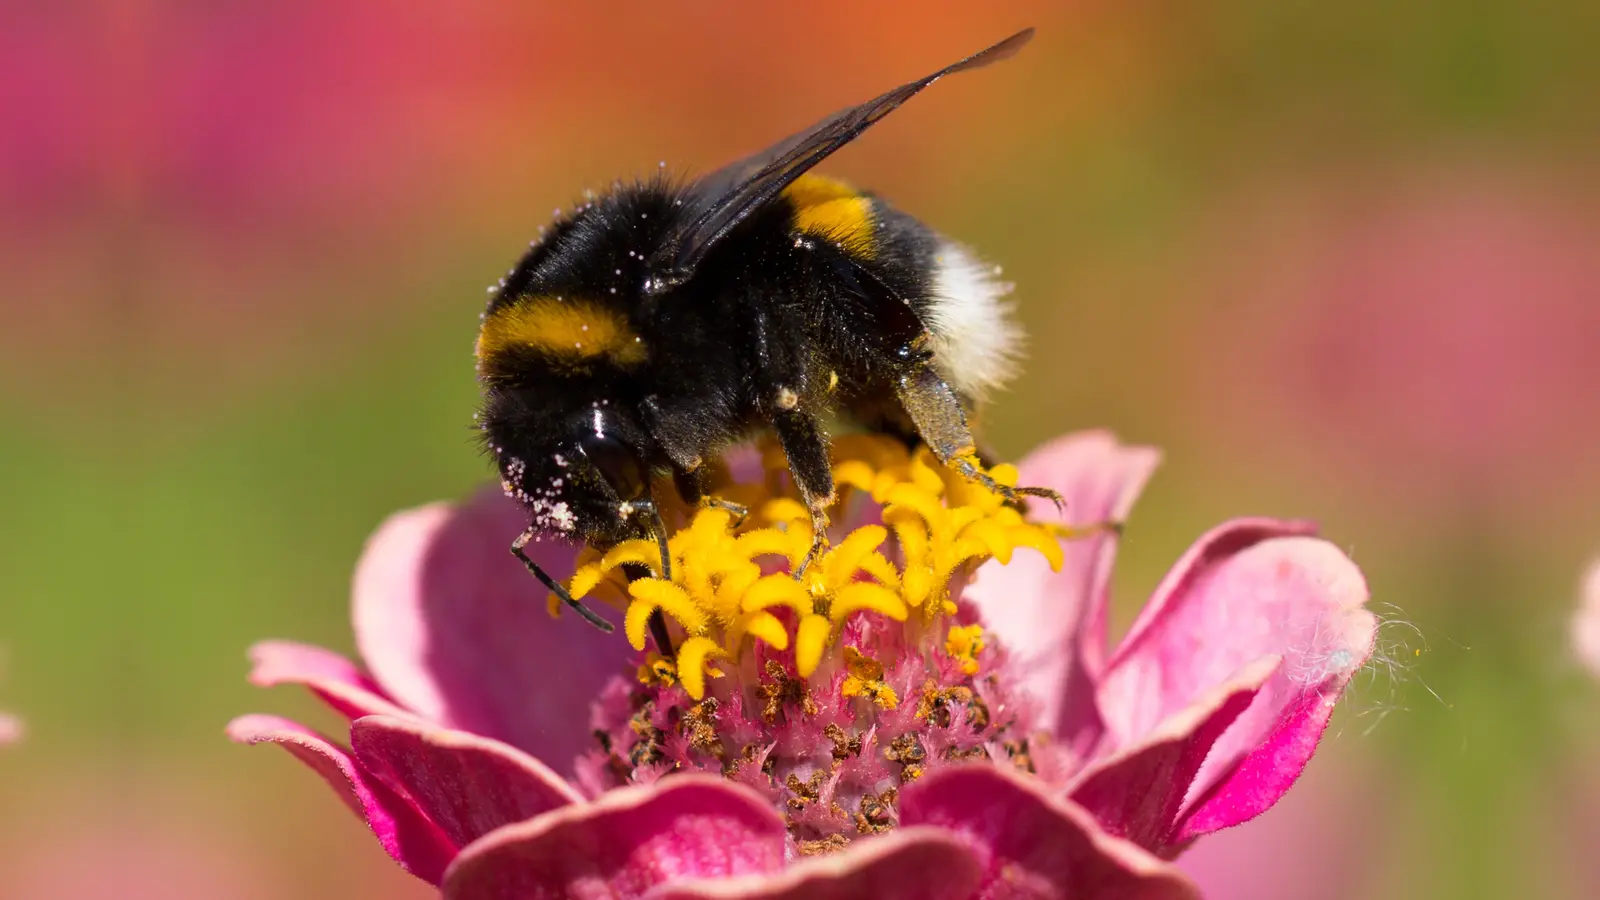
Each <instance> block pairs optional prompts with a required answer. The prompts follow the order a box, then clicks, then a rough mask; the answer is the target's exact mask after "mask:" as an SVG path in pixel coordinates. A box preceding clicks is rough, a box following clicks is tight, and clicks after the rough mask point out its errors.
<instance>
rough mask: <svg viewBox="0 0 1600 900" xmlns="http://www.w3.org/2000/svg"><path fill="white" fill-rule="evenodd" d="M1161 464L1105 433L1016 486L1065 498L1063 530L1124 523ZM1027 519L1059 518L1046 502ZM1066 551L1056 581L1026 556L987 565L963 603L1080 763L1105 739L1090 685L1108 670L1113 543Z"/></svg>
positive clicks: (1069, 440) (1055, 448)
mask: <svg viewBox="0 0 1600 900" xmlns="http://www.w3.org/2000/svg"><path fill="white" fill-rule="evenodd" d="M1160 460H1161V457H1160V454H1159V453H1158V452H1157V451H1156V450H1154V449H1152V448H1149V447H1129V446H1125V445H1122V444H1119V443H1117V440H1116V438H1114V437H1113V436H1112V435H1111V434H1109V433H1107V432H1103V431H1090V432H1082V433H1079V434H1071V435H1067V436H1065V437H1062V438H1058V439H1056V440H1054V441H1051V442H1050V443H1048V444H1045V445H1044V446H1043V447H1040V448H1039V449H1037V450H1035V451H1033V452H1032V453H1030V454H1029V455H1028V456H1027V457H1026V458H1024V459H1023V461H1022V463H1021V465H1020V466H1019V469H1020V472H1021V477H1020V479H1019V481H1018V483H1019V484H1024V485H1032V486H1037V487H1048V488H1054V489H1055V490H1057V491H1059V492H1060V493H1061V495H1062V496H1063V497H1064V498H1065V499H1066V507H1065V511H1064V512H1063V513H1061V514H1059V515H1060V519H1061V521H1063V522H1065V523H1066V524H1069V525H1079V526H1082V525H1091V524H1094V523H1100V522H1106V521H1116V522H1121V521H1123V520H1124V519H1126V518H1127V516H1128V512H1129V511H1130V510H1131V509H1132V508H1133V502H1134V500H1135V499H1136V498H1137V497H1138V495H1139V492H1140V491H1141V490H1143V489H1144V485H1145V483H1146V482H1147V481H1149V479H1150V476H1151V474H1152V473H1153V472H1154V471H1155V467H1156V465H1157V464H1158V463H1159V462H1160ZM1030 509H1031V512H1032V514H1033V515H1034V516H1035V517H1036V518H1038V519H1040V520H1041V521H1048V520H1054V519H1056V517H1057V516H1058V514H1057V513H1056V511H1055V508H1054V507H1053V506H1051V504H1049V503H1048V502H1044V501H1038V500H1036V501H1033V502H1032V503H1031V504H1030ZM1062 548H1063V550H1064V552H1065V557H1066V562H1065V564H1064V565H1063V566H1062V568H1061V571H1060V572H1052V571H1050V566H1049V565H1048V564H1047V563H1046V562H1045V561H1044V558H1043V557H1041V556H1040V555H1039V554H1037V553H1032V552H1029V551H1026V550H1023V551H1019V552H1018V553H1017V554H1016V555H1015V556H1013V557H1012V559H1011V562H1010V563H1009V564H1007V565H1001V564H1000V563H998V562H990V563H988V564H987V565H985V566H984V567H983V568H982V569H980V570H979V572H978V575H977V577H976V579H975V580H974V581H973V583H972V584H971V585H970V586H969V587H968V588H967V589H966V591H965V592H964V593H963V595H962V596H963V598H964V599H966V600H970V601H972V602H973V603H975V604H976V605H977V607H978V609H979V611H980V613H981V614H982V616H983V621H984V624H985V625H986V626H987V627H988V628H990V629H992V630H993V631H994V632H995V635H996V637H998V638H999V640H1000V641H1001V642H1002V643H1004V644H1005V646H1006V647H1007V649H1008V650H1010V651H1011V653H1012V654H1013V658H1014V659H1016V660H1018V661H1019V663H1020V664H1021V666H1022V668H1023V671H1024V672H1025V673H1026V677H1025V680H1024V687H1025V688H1026V689H1027V690H1028V692H1029V693H1030V694H1032V695H1033V696H1034V698H1035V699H1037V700H1038V701H1039V702H1040V704H1041V707H1042V709H1041V712H1042V714H1043V719H1042V721H1043V722H1044V723H1046V724H1047V725H1049V726H1053V727H1054V728H1055V731H1056V737H1057V740H1059V741H1061V742H1062V743H1065V744H1067V745H1068V746H1071V747H1072V748H1073V749H1074V750H1076V751H1077V752H1079V753H1083V752H1086V751H1087V749H1088V747H1089V745H1090V744H1092V743H1093V742H1094V741H1095V739H1096V738H1098V736H1099V733H1100V723H1099V721H1098V718H1097V717H1096V715H1095V705H1094V700H1093V685H1094V682H1095V681H1096V680H1097V679H1098V677H1099V674H1100V670H1101V668H1102V666H1103V664H1104V656H1105V641H1106V635H1105V631H1106V604H1107V602H1108V593H1109V585H1110V580H1111V567H1112V562H1113V561H1114V559H1115V556H1116V538H1115V537H1114V536H1113V535H1112V534H1110V533H1104V532H1103V533H1100V534H1095V535H1092V536H1089V537H1085V538H1081V539H1078V540H1072V541H1064V542H1063V543H1062Z"/></svg>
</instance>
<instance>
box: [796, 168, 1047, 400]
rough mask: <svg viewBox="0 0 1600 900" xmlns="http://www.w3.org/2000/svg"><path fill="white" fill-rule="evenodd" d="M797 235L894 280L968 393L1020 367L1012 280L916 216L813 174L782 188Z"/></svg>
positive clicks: (944, 369) (946, 372)
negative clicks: (1004, 278) (1006, 280)
mask: <svg viewBox="0 0 1600 900" xmlns="http://www.w3.org/2000/svg"><path fill="white" fill-rule="evenodd" d="M784 198H785V199H786V200H788V202H789V204H790V207H791V209H792V220H793V226H792V227H793V229H794V231H795V233H796V235H797V239H798V240H802V241H803V240H817V241H825V242H827V243H829V244H832V245H833V246H834V247H836V248H837V249H838V250H839V251H841V252H842V253H844V254H845V255H846V256H847V257H849V258H850V259H851V260H852V261H853V262H854V263H856V264H857V265H859V266H861V267H863V268H865V269H867V270H869V271H870V272H871V273H872V275H873V276H874V277H875V278H876V279H877V280H878V281H880V282H882V283H883V284H885V285H887V286H889V287H890V289H891V290H893V291H894V292H895V293H896V294H898V295H899V297H900V298H901V299H902V300H904V302H905V303H907V304H908V305H909V306H910V307H911V308H912V310H913V311H914V312H915V313H916V315H917V317H918V319H920V321H921V324H922V326H923V327H925V328H926V329H927V330H928V332H929V334H930V336H931V338H932V340H931V345H932V350H933V352H934V360H935V365H936V366H937V367H938V369H939V371H940V373H941V374H942V375H943V376H944V377H945V379H946V380H947V381H949V382H950V384H951V385H952V386H954V387H955V388H956V389H957V390H958V391H960V392H961V393H962V394H963V395H965V396H967V397H970V398H974V399H977V398H982V397H983V396H985V395H987V394H988V393H990V392H991V391H993V390H995V389H997V388H999V387H1000V386H1002V385H1003V384H1004V383H1005V382H1006V381H1007V380H1009V379H1010V377H1011V376H1012V375H1013V374H1014V373H1015V371H1016V368H1017V357H1018V356H1019V355H1020V352H1021V342H1022V341H1021V337H1022V334H1021V329H1020V328H1019V327H1018V326H1017V324H1016V323H1015V321H1014V319H1013V315H1012V311H1011V308H1010V304H1009V302H1007V300H1006V297H1007V295H1008V294H1009V293H1010V291H1011V286H1010V285H1008V284H1005V283H1004V282H1002V281H1000V279H999V277H998V271H997V269H996V268H995V267H993V266H990V265H988V264H986V263H984V262H983V261H982V260H980V259H978V258H977V257H976V256H975V255H974V254H973V253H972V252H971V251H969V250H968V249H966V248H965V247H963V246H962V245H961V244H959V243H957V242H955V241H952V240H950V239H948V238H946V237H944V236H942V235H940V234H938V233H937V232H935V231H934V230H933V229H931V228H929V227H928V226H926V225H924V224H923V223H922V222H921V221H919V220H918V219H916V218H915V217H913V216H911V215H909V214H907V213H905V212H902V211H900V210H897V209H895V208H894V207H892V206H890V205H889V204H888V203H886V202H885V201H883V200H882V199H880V198H878V197H875V196H873V195H871V194H868V193H864V192H862V191H858V190H856V189H855V188H853V187H851V186H850V185H848V184H846V183H845V182H843V181H839V180H837V179H834V178H829V177H826V176H822V175H814V174H808V175H804V176H802V177H800V178H798V179H796V180H795V182H794V184H792V185H790V186H789V187H788V188H787V189H786V190H785V191H784Z"/></svg>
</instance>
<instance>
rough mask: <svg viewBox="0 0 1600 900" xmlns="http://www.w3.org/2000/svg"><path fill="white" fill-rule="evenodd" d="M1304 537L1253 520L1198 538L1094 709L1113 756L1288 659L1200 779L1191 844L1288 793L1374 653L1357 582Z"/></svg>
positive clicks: (1330, 550) (1321, 544)
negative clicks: (1263, 662) (1272, 660)
mask: <svg viewBox="0 0 1600 900" xmlns="http://www.w3.org/2000/svg"><path fill="white" fill-rule="evenodd" d="M1309 531H1310V526H1309V525H1306V524H1303V523H1289V522H1277V521H1272V520H1265V519H1256V520H1241V521H1237V522H1233V523H1230V524H1227V525H1224V526H1222V527H1220V528H1218V529H1216V530H1214V531H1213V532H1211V533H1210V534H1209V535H1207V536H1206V537H1204V538H1202V539H1201V541H1200V542H1199V543H1198V544H1196V546H1195V547H1194V548H1193V549H1192V550H1191V551H1190V552H1189V553H1188V554H1187V555H1186V556H1185V557H1184V559H1183V561H1181V562H1180V563H1179V565H1178V566H1177V567H1176V568H1175V569H1174V570H1173V571H1172V573H1170V574H1169V575H1168V576H1167V579H1166V580H1165V581H1164V582H1163V583H1162V585H1161V587H1160V588H1158V589H1157V591H1156V595H1155V598H1154V599H1153V600H1152V601H1151V603H1150V605H1149V606H1148V607H1146V609H1145V611H1144V612H1143V613H1142V614H1141V616H1140V618H1139V620H1138V621H1137V622H1135V623H1134V626H1133V628H1132V629H1131V630H1130V632H1129V635H1128V638H1127V639H1126V640H1124V641H1123V643H1122V645H1121V646H1119V647H1118V648H1117V652H1116V655H1115V656H1114V658H1113V659H1112V661H1111V663H1110V665H1109V666H1108V667H1107V671H1106V676H1105V680H1104V682H1103V683H1102V685H1101V689H1100V709H1101V714H1102V715H1103V716H1104V717H1105V719H1106V722H1107V724H1108V726H1109V728H1110V732H1111V735H1112V738H1113V741H1114V743H1113V746H1119V745H1126V744H1128V743H1130V742H1132V741H1135V740H1137V739H1138V738H1139V736H1140V735H1143V734H1146V733H1147V732H1149V730H1150V729H1151V728H1153V727H1154V726H1155V725H1156V723H1158V722H1160V721H1161V720H1162V719H1164V718H1166V717H1167V716H1170V715H1172V714H1174V713H1175V712H1177V711H1179V710H1181V709H1182V708H1184V707H1185V706H1188V705H1189V704H1190V703H1191V702H1193V700H1194V698H1196V697H1198V696H1200V695H1201V694H1202V693H1203V692H1205V691H1206V690H1208V689H1209V688H1211V687H1213V686H1215V685H1218V684H1222V683H1224V682H1226V681H1228V680H1230V679H1232V678H1234V677H1235V676H1236V675H1237V674H1238V673H1239V672H1240V671H1241V670H1243V669H1244V668H1245V667H1246V666H1248V665H1251V664H1253V663H1255V662H1256V661H1257V660H1260V659H1263V658H1265V657H1269V656H1277V657H1281V658H1282V665H1281V667H1280V668H1279V669H1278V671H1277V673H1276V674H1275V675H1273V677H1272V678H1271V679H1270V680H1269V681H1268V682H1267V684H1266V685H1264V686H1263V687H1262V689H1261V691H1260V693H1259V694H1258V696H1257V697H1256V699H1255V701H1254V702H1253V703H1252V704H1251V705H1250V708H1249V709H1247V710H1246V711H1245V712H1244V713H1243V714H1241V715H1240V716H1239V719H1238V721H1236V722H1235V723H1234V724H1233V725H1232V726H1231V727H1230V728H1229V729H1228V730H1227V731H1226V732H1225V733H1224V734H1223V736H1222V737H1221V738H1220V739H1218V741H1217V746H1216V749H1215V750H1214V751H1213V752H1212V754H1211V756H1210V757H1209V758H1208V759H1207V761H1206V763H1205V764H1204V765H1203V766H1202V767H1201V771H1200V773H1199V774H1198V775H1197V776H1196V779H1195V786H1194V788H1193V790H1192V792H1191V796H1190V798H1189V802H1190V804H1191V805H1192V806H1194V809H1192V810H1191V812H1190V813H1189V815H1190V816H1191V817H1192V818H1191V821H1190V822H1189V823H1188V824H1187V825H1186V826H1185V827H1184V834H1186V835H1188V836H1193V835H1195V834H1203V833H1205V832H1207V831H1210V830H1215V829H1216V828H1222V827H1226V826H1227V825H1231V824H1237V823H1238V822H1242V821H1244V820H1246V819H1248V818H1250V817H1251V816H1254V815H1257V814H1259V813H1260V812H1261V811H1262V810H1264V809H1266V808H1267V807H1268V806H1271V805H1272V803H1273V802H1274V801H1275V800H1276V799H1277V798H1278V797H1279V796H1281V795H1282V793H1283V792H1284V791H1286V790H1288V788H1289V786H1290V785H1291V784H1293V782H1294V779H1295V778H1297V777H1299V774H1300V771H1301V770H1302V769H1303V768H1304V766H1305V764H1306V762H1307V761H1308V760H1309V759H1310V757H1311V753H1312V752H1313V751H1314V750H1315V749H1316V745H1317V742H1318V740H1320V738H1321V735H1322V731H1323V729H1324V728H1325V727H1326V725H1327V721H1328V717H1329V716H1330V715H1331V714H1332V711H1333V706H1334V703H1335V701H1336V700H1337V699H1338V697H1339V694H1340V693H1341V692H1342V691H1343V690H1344V686H1345V684H1346V683H1347V682H1348V681H1349V679H1350V676H1351V675H1353V674H1354V673H1355V672H1356V671H1357V670H1358V669H1360V668H1361V666H1362V665H1364V664H1365V663H1366V660H1367V658H1368V657H1369V656H1370V655H1371V653H1372V647H1373V641H1374V638H1375V635H1376V630H1377V619H1376V617H1375V616H1373V614H1372V613H1371V612H1369V611H1367V610H1366V609H1365V608H1364V604H1365V603H1366V601H1367V587H1366V582H1365V580H1364V579H1363V578H1362V576H1361V571H1360V570H1359V569H1357V568H1356V566H1355V564H1354V563H1352V562H1351V561H1350V559H1349V558H1348V557H1347V556H1345V555H1344V553H1342V552H1341V551H1340V550H1339V549H1338V548H1337V547H1335V546H1333V545H1332V544H1330V543H1328V542H1326V541H1323V540H1320V539H1317V538H1312V537H1306V536H1303V535H1304V534H1305V533H1306V532H1309ZM1180 837H1181V836H1180Z"/></svg>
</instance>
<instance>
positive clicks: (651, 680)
mask: <svg viewBox="0 0 1600 900" xmlns="http://www.w3.org/2000/svg"><path fill="white" fill-rule="evenodd" d="M638 678H639V683H640V684H643V685H652V684H660V685H666V686H668V687H670V686H672V685H674V684H677V683H678V667H677V666H676V665H674V664H673V662H672V660H670V659H667V658H665V657H663V656H661V655H660V654H659V653H652V654H650V658H649V659H647V660H645V661H644V663H643V664H641V665H640V666H639V675H638Z"/></svg>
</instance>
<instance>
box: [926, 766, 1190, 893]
mask: <svg viewBox="0 0 1600 900" xmlns="http://www.w3.org/2000/svg"><path fill="white" fill-rule="evenodd" d="M900 821H901V823H902V824H905V825H934V826H938V827H940V828H944V829H947V830H949V831H952V832H954V833H955V834H956V835H958V836H960V837H961V838H963V839H964V840H965V841H966V842H967V844H968V846H969V847H971V848H972V850H973V852H974V853H975V854H976V855H977V858H978V862H979V864H980V865H981V866H982V867H983V882H982V884H981V885H980V887H979V890H978V893H977V894H976V895H975V897H976V898H980V900H1000V898H1017V900H1024V898H1026V900H1111V898H1116V900H1198V897H1199V894H1198V893H1197V892H1196V890H1195V888H1194V885H1193V884H1192V883H1191V882H1190V881H1189V880H1188V878H1187V877H1185V876H1184V875H1183V873H1181V872H1180V871H1178V869H1177V868H1176V867H1174V866H1172V865H1171V864H1169V863H1166V862H1163V861H1162V860H1160V859H1157V858H1156V857H1155V856H1152V855H1151V854H1149V853H1147V852H1146V851H1144V850H1143V849H1141V848H1140V847H1138V846H1137V845H1135V844H1132V843H1130V842H1128V841H1124V840H1122V839H1121V838H1117V837H1113V836H1111V835H1109V834H1106V833H1105V832H1104V831H1102V830H1101V829H1100V827H1099V825H1097V824H1096V823H1095V820H1094V817H1093V816H1091V815H1090V814H1089V813H1088V812H1087V811H1085V810H1084V809H1082V808H1081V807H1079V806H1078V805H1077V804H1075V803H1072V802H1071V801H1068V800H1064V799H1061V798H1059V797H1056V796H1054V795H1052V794H1051V793H1049V792H1048V791H1047V790H1046V789H1045V787H1044V785H1043V784H1042V783H1041V782H1039V781H1037V780H1035V779H1030V778H1027V777H1026V776H1023V775H1020V774H1016V773H1013V772H1010V771H1007V770H1005V769H1000V768H996V767H993V766H985V765H972V766H958V767H952V768H950V769H946V770H944V771H942V772H936V773H934V774H933V775H929V776H927V777H926V778H923V779H920V780H918V781H915V782H913V783H912V784H910V785H909V786H907V787H906V789H905V791H904V792H903V793H902V794H901V798H900Z"/></svg>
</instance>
